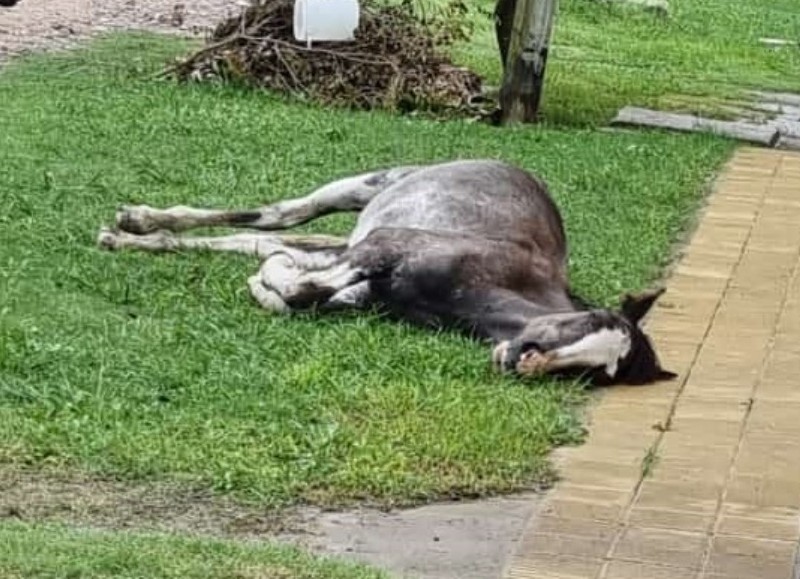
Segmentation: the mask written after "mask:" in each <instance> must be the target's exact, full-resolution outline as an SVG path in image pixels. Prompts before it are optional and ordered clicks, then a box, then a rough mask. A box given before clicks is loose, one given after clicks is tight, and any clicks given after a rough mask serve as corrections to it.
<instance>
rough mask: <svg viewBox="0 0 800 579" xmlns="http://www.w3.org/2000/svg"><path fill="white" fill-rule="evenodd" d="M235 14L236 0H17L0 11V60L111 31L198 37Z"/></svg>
mask: <svg viewBox="0 0 800 579" xmlns="http://www.w3.org/2000/svg"><path fill="white" fill-rule="evenodd" d="M238 10H239V6H238V5H237V2H236V0H191V1H189V0H186V1H184V2H176V1H175V0H102V1H97V0H21V2H20V3H19V4H17V5H16V6H15V7H14V8H0V60H3V59H5V58H8V57H9V56H10V55H13V54H19V53H23V52H30V51H41V50H52V49H63V48H69V47H72V46H74V44H75V43H76V42H77V41H79V40H81V39H85V38H87V37H90V36H92V35H95V34H98V33H105V32H109V31H112V30H149V31H154V32H167V33H173V34H181V35H184V36H203V35H205V34H206V33H207V32H208V31H209V29H210V28H211V27H213V26H215V25H216V23H217V22H219V21H220V20H222V19H223V18H225V17H227V16H229V15H230V14H231V13H235V12H237V11H238Z"/></svg>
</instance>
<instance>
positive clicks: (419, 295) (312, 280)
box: [99, 160, 674, 384]
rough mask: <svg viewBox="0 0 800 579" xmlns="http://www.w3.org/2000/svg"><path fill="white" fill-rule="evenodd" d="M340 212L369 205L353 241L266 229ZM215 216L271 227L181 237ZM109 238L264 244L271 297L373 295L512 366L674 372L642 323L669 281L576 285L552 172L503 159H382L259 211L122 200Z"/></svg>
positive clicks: (146, 243) (263, 285) (652, 376)
mask: <svg viewBox="0 0 800 579" xmlns="http://www.w3.org/2000/svg"><path fill="white" fill-rule="evenodd" d="M335 211H360V215H359V217H358V222H357V225H356V227H355V229H354V230H353V231H352V233H351V234H350V237H349V238H348V239H341V238H336V237H329V236H323V235H286V234H272V233H263V232H264V231H270V230H279V229H286V228H289V227H292V226H295V225H299V224H301V223H305V222H307V221H310V220H312V219H314V218H315V217H319V216H321V215H325V214H328V213H332V212H335ZM205 226H232V227H243V228H250V229H256V230H261V231H262V233H240V234H236V235H231V236H225V237H194V236H178V235H175V232H179V231H185V230H188V229H191V228H195V227H205ZM99 243H100V245H101V246H103V247H106V248H109V249H119V248H126V247H130V248H138V249H143V250H150V251H174V250H181V249H189V248H202V249H210V250H220V251H234V252H240V253H246V254H250V255H254V256H258V257H259V258H260V259H261V260H262V265H261V268H260V271H259V273H258V274H257V275H254V276H253V277H251V278H250V280H249V285H250V291H251V293H252V294H253V297H254V298H255V299H256V300H257V301H258V302H259V303H260V304H261V305H262V306H263V307H264V308H266V309H269V310H273V311H278V312H290V311H297V310H306V309H315V310H318V311H329V310H336V309H342V308H373V307H376V308H379V309H381V310H383V311H384V312H386V313H388V314H390V315H391V316H394V317H396V318H398V319H402V320H406V321H409V322H412V323H415V324H420V325H423V326H429V327H435V328H450V329H457V330H459V331H462V332H465V333H466V334H468V335H470V336H473V337H475V338H479V339H483V340H486V341H488V342H490V343H491V344H492V345H493V347H494V350H493V360H494V363H495V364H496V366H497V367H498V368H499V369H501V370H503V371H509V372H515V373H518V374H539V373H554V374H568V375H576V374H581V375H585V376H587V377H588V378H589V379H591V380H592V381H593V382H595V383H602V384H609V383H628V384H645V383H650V382H654V381H657V380H662V379H668V378H672V377H674V374H672V373H670V372H667V371H665V370H663V369H662V368H661V366H660V365H659V362H658V359H657V357H656V354H655V352H654V350H653V348H652V346H651V344H650V341H649V339H648V338H647V336H645V334H644V333H643V332H642V330H641V328H640V322H641V320H642V318H643V317H644V316H645V314H646V313H647V312H648V310H649V309H650V308H651V306H652V305H653V303H654V302H655V300H656V299H657V298H658V296H659V295H660V294H661V292H660V291H655V292H649V293H646V294H643V295H640V296H636V297H634V296H626V297H625V299H624V301H623V303H622V307H621V309H620V310H619V311H612V310H608V309H600V308H593V307H590V306H589V305H588V304H586V303H584V302H583V301H582V300H580V299H578V298H577V297H575V296H574V295H573V294H572V293H571V291H570V287H569V282H568V277H567V242H566V238H565V233H564V227H563V224H562V220H561V216H560V215H559V211H558V208H557V207H556V205H555V204H554V203H553V201H552V200H551V198H550V196H549V194H548V191H547V188H546V186H545V184H544V183H543V182H542V181H540V180H539V179H537V178H536V177H534V176H533V175H531V174H529V173H527V172H525V171H523V170H521V169H518V168H515V167H513V166H510V165H507V164H504V163H501V162H497V161H489V160H477V161H456V162H450V163H443V164H436V165H428V166H408V167H399V168H395V169H390V170H383V171H375V172H372V173H366V174H363V175H358V176H355V177H350V178H347V179H342V180H340V181H336V182H333V183H330V184H328V185H325V186H323V187H321V188H320V189H318V190H316V191H314V192H313V193H311V194H309V195H307V196H305V197H302V198H298V199H290V200H286V201H281V202H279V203H275V204H273V205H268V206H266V207H262V208H260V209H256V210H252V211H221V210H208V209H193V208H189V207H173V208H170V209H163V210H161V209H154V208H151V207H147V206H135V207H123V208H121V209H120V211H119V212H118V214H117V220H116V228H114V229H113V230H111V229H103V230H102V231H101V233H100V236H99Z"/></svg>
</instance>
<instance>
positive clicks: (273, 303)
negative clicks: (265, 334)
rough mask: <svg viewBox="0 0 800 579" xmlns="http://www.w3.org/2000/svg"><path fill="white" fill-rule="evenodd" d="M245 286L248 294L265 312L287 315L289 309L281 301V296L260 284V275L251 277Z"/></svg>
mask: <svg viewBox="0 0 800 579" xmlns="http://www.w3.org/2000/svg"><path fill="white" fill-rule="evenodd" d="M247 285H248V286H249V287H250V294H251V295H252V296H253V298H254V299H255V300H256V301H257V302H258V303H259V305H260V306H261V307H262V308H264V309H265V310H269V311H271V312H277V313H288V312H290V311H291V308H289V306H287V305H286V302H285V301H283V300H282V299H281V296H279V295H278V294H277V292H275V291H274V290H271V289H269V288H267V287H265V286H264V284H263V283H261V276H260V275H253V276H250V278H249V279H248V280H247Z"/></svg>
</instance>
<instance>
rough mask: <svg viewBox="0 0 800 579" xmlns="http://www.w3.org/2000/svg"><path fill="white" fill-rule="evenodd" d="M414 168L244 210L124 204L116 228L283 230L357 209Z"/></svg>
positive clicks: (135, 230) (340, 183) (343, 181)
mask: <svg viewBox="0 0 800 579" xmlns="http://www.w3.org/2000/svg"><path fill="white" fill-rule="evenodd" d="M416 169H417V167H399V168H396V169H391V170H388V171H377V172H372V173H365V174H363V175H358V176H356V177H348V178H347V179H341V180H339V181H334V182H333V183H329V184H327V185H325V186H323V187H320V188H319V189H317V190H316V191H314V192H312V193H310V194H309V195H306V196H305V197H300V198H297V199H287V200H285V201H279V202H278V203H274V204H272V205H266V206H264V207H260V208H257V209H252V210H247V211H226V210H219V209H195V208H192V207H184V206H178V207H171V208H169V209H154V208H153V207H148V206H147V205H137V206H126V207H122V208H121V209H120V210H119V211H118V212H117V227H119V228H120V229H122V230H123V231H128V232H130V233H137V234H144V233H153V232H154V231H158V230H160V229H166V230H169V231H186V230H188V229H193V228H196V227H211V226H226V227H246V228H251V229H259V230H263V231H269V230H275V229H287V228H289V227H293V226H295V225H300V224H301V223H306V222H307V221H311V220H312V219H315V218H316V217H320V216H322V215H325V214H328V213H334V212H338V211H360V210H361V209H363V208H364V207H365V206H366V205H367V203H369V202H370V201H371V200H372V198H373V197H375V195H377V194H378V193H380V192H381V191H383V190H384V189H385V188H386V187H388V186H389V185H391V184H392V183H395V182H396V181H398V180H400V179H402V178H403V177H405V176H407V175H409V174H410V173H413V172H414V171H415V170H416Z"/></svg>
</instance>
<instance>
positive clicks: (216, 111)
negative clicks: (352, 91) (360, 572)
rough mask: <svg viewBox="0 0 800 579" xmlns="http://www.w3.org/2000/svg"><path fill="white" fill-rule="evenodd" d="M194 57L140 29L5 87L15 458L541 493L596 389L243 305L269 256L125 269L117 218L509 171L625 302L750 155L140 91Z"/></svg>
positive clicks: (400, 497) (251, 495)
mask: <svg viewBox="0 0 800 579" xmlns="http://www.w3.org/2000/svg"><path fill="white" fill-rule="evenodd" d="M183 49H185V45H183V44H181V43H176V42H175V41H168V40H159V39H156V38H153V37H136V36H133V37H122V38H119V39H117V40H106V41H104V42H103V43H100V44H97V45H96V46H95V47H94V48H92V49H91V50H88V51H81V52H77V53H72V54H69V55H67V56H62V57H49V58H43V59H29V60H28V61H26V62H24V63H18V64H17V65H15V66H13V67H11V68H8V69H6V70H5V71H3V72H2V73H0V103H2V106H1V107H0V126H2V127H4V131H3V132H2V134H0V150H1V151H2V152H3V163H2V165H0V192H1V195H0V247H2V251H0V441H2V443H0V462H5V463H14V464H26V465H33V466H37V465H38V466H41V465H48V466H50V467H56V468H65V469H82V470H86V471H90V472H97V473H102V474H103V475H112V476H117V477H121V478H136V479H170V480H178V481H181V480H184V481H187V482H191V483H193V484H197V483H199V484H203V485H208V486H210V487H213V488H215V489H218V490H219V491H221V492H231V493H234V494H235V495H236V496H238V497H241V498H242V499H248V500H253V501H258V502H260V503H263V504H265V505H271V506H282V505H288V504H291V503H298V502H310V503H316V504H322V505H331V504H340V503H343V502H349V501H354V500H369V501H375V502H379V503H382V504H387V503H409V502H416V501H421V500H428V499H432V498H436V497H443V496H460V495H476V494H485V493H494V492H504V491H511V490H514V489H520V488H525V487H529V486H531V485H536V484H538V483H539V482H542V481H546V480H548V479H549V477H550V476H551V472H550V470H549V467H548V462H547V454H548V451H549V450H550V449H551V448H552V446H553V445H557V444H563V443H570V442H574V441H577V440H578V439H579V438H580V432H581V427H580V424H579V423H578V420H577V419H576V417H575V414H574V413H573V409H574V406H575V405H576V404H577V403H579V402H580V401H581V400H582V396H583V394H582V391H581V388H580V387H578V386H575V385H569V384H564V383H559V384H556V383H549V382H536V383H528V384H523V383H519V382H515V381H513V380H510V379H503V378H500V377H497V376H495V375H494V374H493V373H492V372H491V370H490V364H489V354H488V352H487V350H486V348H485V347H481V346H479V345H477V344H474V343H471V342H468V341H466V340H463V339H460V338H458V337H455V336H451V335H441V336H436V335H433V334H431V333H426V332H422V331H418V330H414V329H412V328H409V327H405V326H402V325H396V324H389V323H385V322H383V321H380V320H378V319H376V318H374V317H368V316H348V315H345V316H339V317H328V318H320V319H315V318H313V317H296V318H292V319H288V318H285V317H281V316H270V315H267V314H264V313H261V312H259V310H258V309H257V308H256V306H255V305H254V304H253V303H252V301H251V300H250V298H249V296H248V293H247V290H246V285H245V280H246V277H247V276H248V275H249V274H250V273H251V272H253V271H254V269H255V267H256V264H255V263H253V262H251V261H249V260H247V259H243V258H233V257H231V256H220V255H216V256H214V255H198V254H195V255H170V256H151V255H143V254H107V253H103V252H101V251H99V250H97V249H95V248H94V238H95V235H96V232H97V229H98V227H99V226H100V225H102V224H103V223H108V222H109V220H110V219H112V217H113V211H114V208H115V206H116V205H117V204H118V203H120V202H145V203H149V204H153V205H168V204H174V203H186V204H192V205H201V206H227V207H246V206H251V205H255V204H259V203H262V202H264V201H273V200H276V199H280V198H285V197H290V196H295V195H298V194H301V193H304V192H305V191H307V190H308V189H309V188H311V187H313V186H314V185H318V184H320V183H322V182H324V181H327V180H330V179H332V178H335V177H337V176H342V175H345V174H348V173H351V172H357V171H364V170H366V169H368V168H372V167H378V166H385V165H395V164H401V163H411V162H422V161H433V160H437V159H451V158H454V157H499V158H504V159H507V160H509V161H511V162H516V163H519V164H521V165H522V166H524V167H527V168H529V169H531V170H534V171H536V172H537V173H539V174H541V175H542V176H544V177H545V178H546V179H547V180H548V181H549V183H550V184H551V186H552V189H553V193H554V195H555V197H556V199H557V201H558V203H559V204H560V206H561V207H562V208H563V211H564V215H565V218H566V222H567V227H568V230H569V235H570V239H571V241H572V267H573V275H574V282H575V285H576V287H577V288H578V290H580V291H581V292H582V293H583V294H585V295H586V296H587V297H589V298H592V299H595V300H598V301H601V302H604V303H613V302H615V301H616V299H617V297H618V295H619V294H620V293H622V292H623V291H626V290H636V289H641V288H643V287H644V286H646V285H647V284H648V283H649V282H650V281H651V280H652V279H653V278H654V277H656V276H657V275H658V273H659V268H658V266H659V265H660V264H662V263H663V262H664V260H665V259H666V257H667V256H668V253H669V248H670V244H671V242H673V241H674V240H675V239H676V237H677V236H678V235H679V233H680V231H681V229H682V227H683V226H684V224H685V222H686V219H687V218H688V217H689V215H690V214H691V212H692V210H693V208H694V207H695V206H696V203H697V201H698V199H699V198H700V196H701V194H702V191H703V186H704V183H705V182H706V180H707V179H708V178H709V177H710V175H711V174H712V172H713V171H714V170H715V169H716V168H717V167H718V166H719V164H720V163H721V161H722V160H723V159H725V158H726V157H727V155H728V154H729V152H730V150H731V145H730V144H728V143H726V142H724V141H720V140H715V139H710V138H706V137H700V136H692V137H687V136H680V137H679V136H675V135H667V134H657V133H639V134H613V135H612V134H604V133H599V132H589V131H580V130H572V131H555V130H548V129H537V130H530V129H526V130H502V129H494V128H490V127H487V126H481V125H476V124H469V123H458V122H452V123H435V122H428V121H413V120H409V119H405V118H397V117H391V116H387V115H382V114H356V113H348V112H344V111H331V110H321V109H313V108H307V107H304V106H298V105H291V104H287V103H285V102H283V101H281V100H278V99H275V98H270V97H268V96H265V95H263V94H258V93H255V92H246V91H242V90H235V89H225V88H218V87H216V88H215V87H176V86H173V85H171V84H169V83H154V82H151V81H147V80H143V78H145V76H146V75H145V74H144V73H147V72H149V71H152V70H155V68H157V67H158V66H159V65H160V63H161V62H163V59H164V58H165V57H166V56H167V55H169V54H175V53H176V51H181V50H183ZM352 223H353V217H352V216H337V217H332V218H327V219H325V220H323V221H321V222H318V223H316V224H314V225H313V226H312V227H311V229H314V230H317V231H331V232H339V233H341V232H344V231H346V230H347V228H348V227H349V226H350V225H352Z"/></svg>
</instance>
